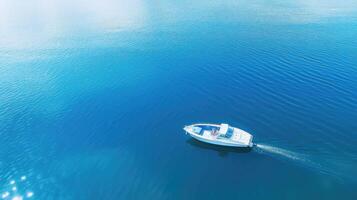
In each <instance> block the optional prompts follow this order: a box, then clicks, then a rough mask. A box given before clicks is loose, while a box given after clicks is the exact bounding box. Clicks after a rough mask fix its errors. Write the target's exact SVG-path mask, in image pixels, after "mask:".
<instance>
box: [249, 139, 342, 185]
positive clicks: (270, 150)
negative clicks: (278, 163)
mask: <svg viewBox="0 0 357 200" xmlns="http://www.w3.org/2000/svg"><path fill="white" fill-rule="evenodd" d="M254 150H255V151H256V152H258V153H263V154H268V155H270V156H274V157H278V158H280V159H285V160H289V161H295V164H298V165H301V166H302V167H306V168H309V169H311V170H314V171H318V172H319V173H323V174H327V175H330V176H333V177H335V178H338V179H340V178H341V175H340V174H338V173H336V172H334V171H333V170H331V169H329V168H327V167H326V166H323V165H321V164H320V163H318V162H315V161H312V159H311V158H310V157H309V156H307V155H304V154H302V153H296V152H293V151H289V150H286V149H283V148H279V147H275V146H271V145H267V144H255V148H254Z"/></svg>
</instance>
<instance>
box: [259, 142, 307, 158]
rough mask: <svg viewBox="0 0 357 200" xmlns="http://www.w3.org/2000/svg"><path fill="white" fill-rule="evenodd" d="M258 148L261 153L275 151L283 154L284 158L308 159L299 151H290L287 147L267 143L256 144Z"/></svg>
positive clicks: (274, 152) (277, 153)
mask: <svg viewBox="0 0 357 200" xmlns="http://www.w3.org/2000/svg"><path fill="white" fill-rule="evenodd" d="M255 147H256V149H257V150H258V152H261V153H273V154H276V155H279V156H283V157H284V158H288V159H292V160H299V161H306V159H304V156H303V155H300V154H298V153H295V152H292V151H288V150H286V149H282V148H278V147H274V146H270V145H266V144H255Z"/></svg>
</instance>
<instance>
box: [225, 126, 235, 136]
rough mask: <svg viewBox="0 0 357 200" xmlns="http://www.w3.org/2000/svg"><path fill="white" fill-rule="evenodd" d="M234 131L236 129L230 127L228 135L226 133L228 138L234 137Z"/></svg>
mask: <svg viewBox="0 0 357 200" xmlns="http://www.w3.org/2000/svg"><path fill="white" fill-rule="evenodd" d="M233 132H234V129H233V128H232V127H228V130H227V133H226V135H225V136H226V138H230V137H232V135H233Z"/></svg>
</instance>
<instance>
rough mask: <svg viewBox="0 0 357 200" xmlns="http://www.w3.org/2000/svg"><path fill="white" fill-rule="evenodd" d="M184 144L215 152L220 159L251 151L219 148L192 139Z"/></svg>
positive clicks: (239, 148)
mask: <svg viewBox="0 0 357 200" xmlns="http://www.w3.org/2000/svg"><path fill="white" fill-rule="evenodd" d="M186 142H187V143H188V144H189V145H192V146H194V147H197V148H202V149H208V150H213V151H216V152H217V153H218V155H219V156H221V157H225V156H227V155H228V154H229V153H249V152H251V151H252V148H246V147H243V148H241V147H225V146H219V145H214V144H208V143H203V142H200V141H197V140H195V139H193V138H190V139H188V140H187V141H186Z"/></svg>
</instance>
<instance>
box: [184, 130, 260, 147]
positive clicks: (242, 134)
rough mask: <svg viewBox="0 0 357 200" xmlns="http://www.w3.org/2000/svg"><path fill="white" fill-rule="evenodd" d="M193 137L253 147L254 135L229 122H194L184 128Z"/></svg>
mask: <svg viewBox="0 0 357 200" xmlns="http://www.w3.org/2000/svg"><path fill="white" fill-rule="evenodd" d="M183 129H184V130H185V131H186V134H189V135H190V136H191V137H193V138H195V139H197V140H199V141H202V142H206V143H210V144H216V145H222V146H230V147H252V146H253V136H252V135H251V134H249V133H247V132H246V131H243V130H241V129H239V128H236V127H232V126H229V125H228V124H193V125H189V126H185V127H184V128H183Z"/></svg>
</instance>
